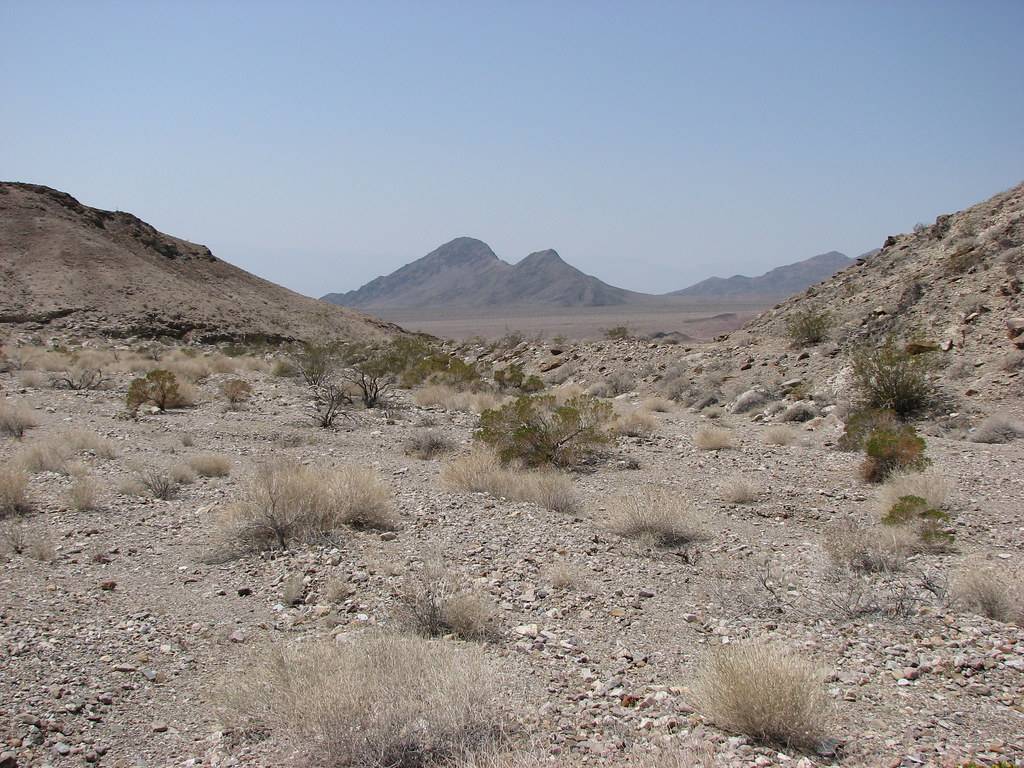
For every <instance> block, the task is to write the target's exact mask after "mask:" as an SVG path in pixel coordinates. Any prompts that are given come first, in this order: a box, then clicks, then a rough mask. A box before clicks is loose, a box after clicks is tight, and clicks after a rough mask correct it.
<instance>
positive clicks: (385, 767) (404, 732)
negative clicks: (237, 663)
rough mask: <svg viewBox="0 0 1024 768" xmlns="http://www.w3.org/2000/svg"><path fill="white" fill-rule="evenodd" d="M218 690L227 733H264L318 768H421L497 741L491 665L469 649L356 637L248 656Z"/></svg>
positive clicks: (500, 729) (500, 736)
mask: <svg viewBox="0 0 1024 768" xmlns="http://www.w3.org/2000/svg"><path fill="white" fill-rule="evenodd" d="M243 669H244V674H243V673H241V672H239V673H235V674H231V675H229V676H226V677H225V678H224V680H223V682H222V683H221V685H220V692H219V697H218V698H219V699H220V706H219V710H220V715H221V719H222V720H223V721H224V723H225V725H226V726H227V727H229V728H230V727H233V728H239V729H244V730H257V731H258V730H265V731H269V732H270V733H271V734H273V736H274V738H275V739H277V740H279V741H281V742H283V743H286V744H288V745H290V746H291V747H292V748H294V749H296V750H297V751H299V752H300V753H301V754H302V756H303V758H304V759H305V760H306V761H308V762H310V763H311V764H316V765H332V766H342V765H346V766H362V767H363V768H395V767H396V766H401V767H402V768H422V767H425V766H430V765H435V764H442V763H451V764H458V763H459V762H460V760H461V759H462V758H465V757H468V756H469V755H471V754H473V753H480V752H484V751H486V750H490V749H493V748H494V747H495V746H496V745H498V744H499V743H501V742H502V741H503V740H504V732H505V728H504V720H503V716H502V714H501V705H500V700H499V693H498V688H497V685H496V681H495V678H494V676H493V673H492V669H493V665H492V664H491V663H490V662H489V661H488V660H487V659H486V658H485V657H484V656H483V654H482V653H481V652H480V651H479V650H478V649H476V648H473V647H471V646H460V645H455V644H451V643H440V642H437V641H432V640H425V639H422V638H419V637H415V636H407V635H406V636H403V635H387V634H378V633H364V634H360V635H356V636H354V637H352V638H351V639H348V640H346V641H345V642H335V641H333V640H331V641H311V642H304V643H296V644H294V645H276V646H270V647H266V648H262V649H260V650H259V651H257V652H254V653H253V655H252V657H251V658H250V659H249V660H248V661H247V663H246V664H245V665H244V667H243Z"/></svg>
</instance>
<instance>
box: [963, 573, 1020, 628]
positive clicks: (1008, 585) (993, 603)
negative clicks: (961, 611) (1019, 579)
mask: <svg viewBox="0 0 1024 768" xmlns="http://www.w3.org/2000/svg"><path fill="white" fill-rule="evenodd" d="M953 599H954V600H955V601H956V602H957V603H959V604H960V605H962V606H963V607H964V608H966V609H967V610H969V611H972V612H974V613H977V614H980V615H981V616H986V617H988V618H990V619H994V620H995V621H1001V622H1004V623H1006V624H1011V623H1016V624H1020V625H1021V626H1024V586H1022V585H1021V584H1020V583H1015V582H1014V581H1013V580H1012V579H1010V578H1008V574H1007V573H1006V571H1005V570H997V569H995V568H991V567H986V566H983V567H974V568H970V569H966V570H964V571H962V572H961V573H960V574H958V575H957V577H956V579H955V580H954V581H953Z"/></svg>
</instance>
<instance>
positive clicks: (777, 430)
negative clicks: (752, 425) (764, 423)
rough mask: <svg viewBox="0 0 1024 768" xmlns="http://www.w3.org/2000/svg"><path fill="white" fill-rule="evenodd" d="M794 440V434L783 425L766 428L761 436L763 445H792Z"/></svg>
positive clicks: (789, 428) (795, 435) (790, 428)
mask: <svg viewBox="0 0 1024 768" xmlns="http://www.w3.org/2000/svg"><path fill="white" fill-rule="evenodd" d="M796 439H797V434H796V432H795V431H794V430H793V428H792V427H787V426H786V425H785V424H776V425H775V426H772V427H768V428H767V429H766V430H765V431H764V433H763V434H762V436H761V440H762V441H763V442H764V444H765V445H792V444H793V443H795V442H796Z"/></svg>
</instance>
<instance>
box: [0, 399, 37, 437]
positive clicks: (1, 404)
mask: <svg viewBox="0 0 1024 768" xmlns="http://www.w3.org/2000/svg"><path fill="white" fill-rule="evenodd" d="M38 426H39V421H38V420H37V419H36V417H35V415H34V414H33V413H32V410H31V409H30V408H28V407H27V406H25V405H23V404H21V403H14V402H11V401H10V400H7V399H3V400H0V434H3V435H7V436H8V437H17V438H21V437H24V436H25V432H27V431H28V430H30V429H32V428H33V427H38Z"/></svg>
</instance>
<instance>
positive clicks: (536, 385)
mask: <svg viewBox="0 0 1024 768" xmlns="http://www.w3.org/2000/svg"><path fill="white" fill-rule="evenodd" d="M493 376H494V383H495V384H497V385H498V388H499V389H503V390H507V389H514V390H518V391H519V392H523V393H525V394H531V393H533V392H540V390H542V389H544V382H543V381H542V380H541V379H540V377H539V376H534V375H530V376H527V375H526V373H525V372H524V371H523V366H522V365H521V364H520V363H512V364H511V365H509V366H508V367H507V368H499V369H497V370H496V371H494V374H493Z"/></svg>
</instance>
